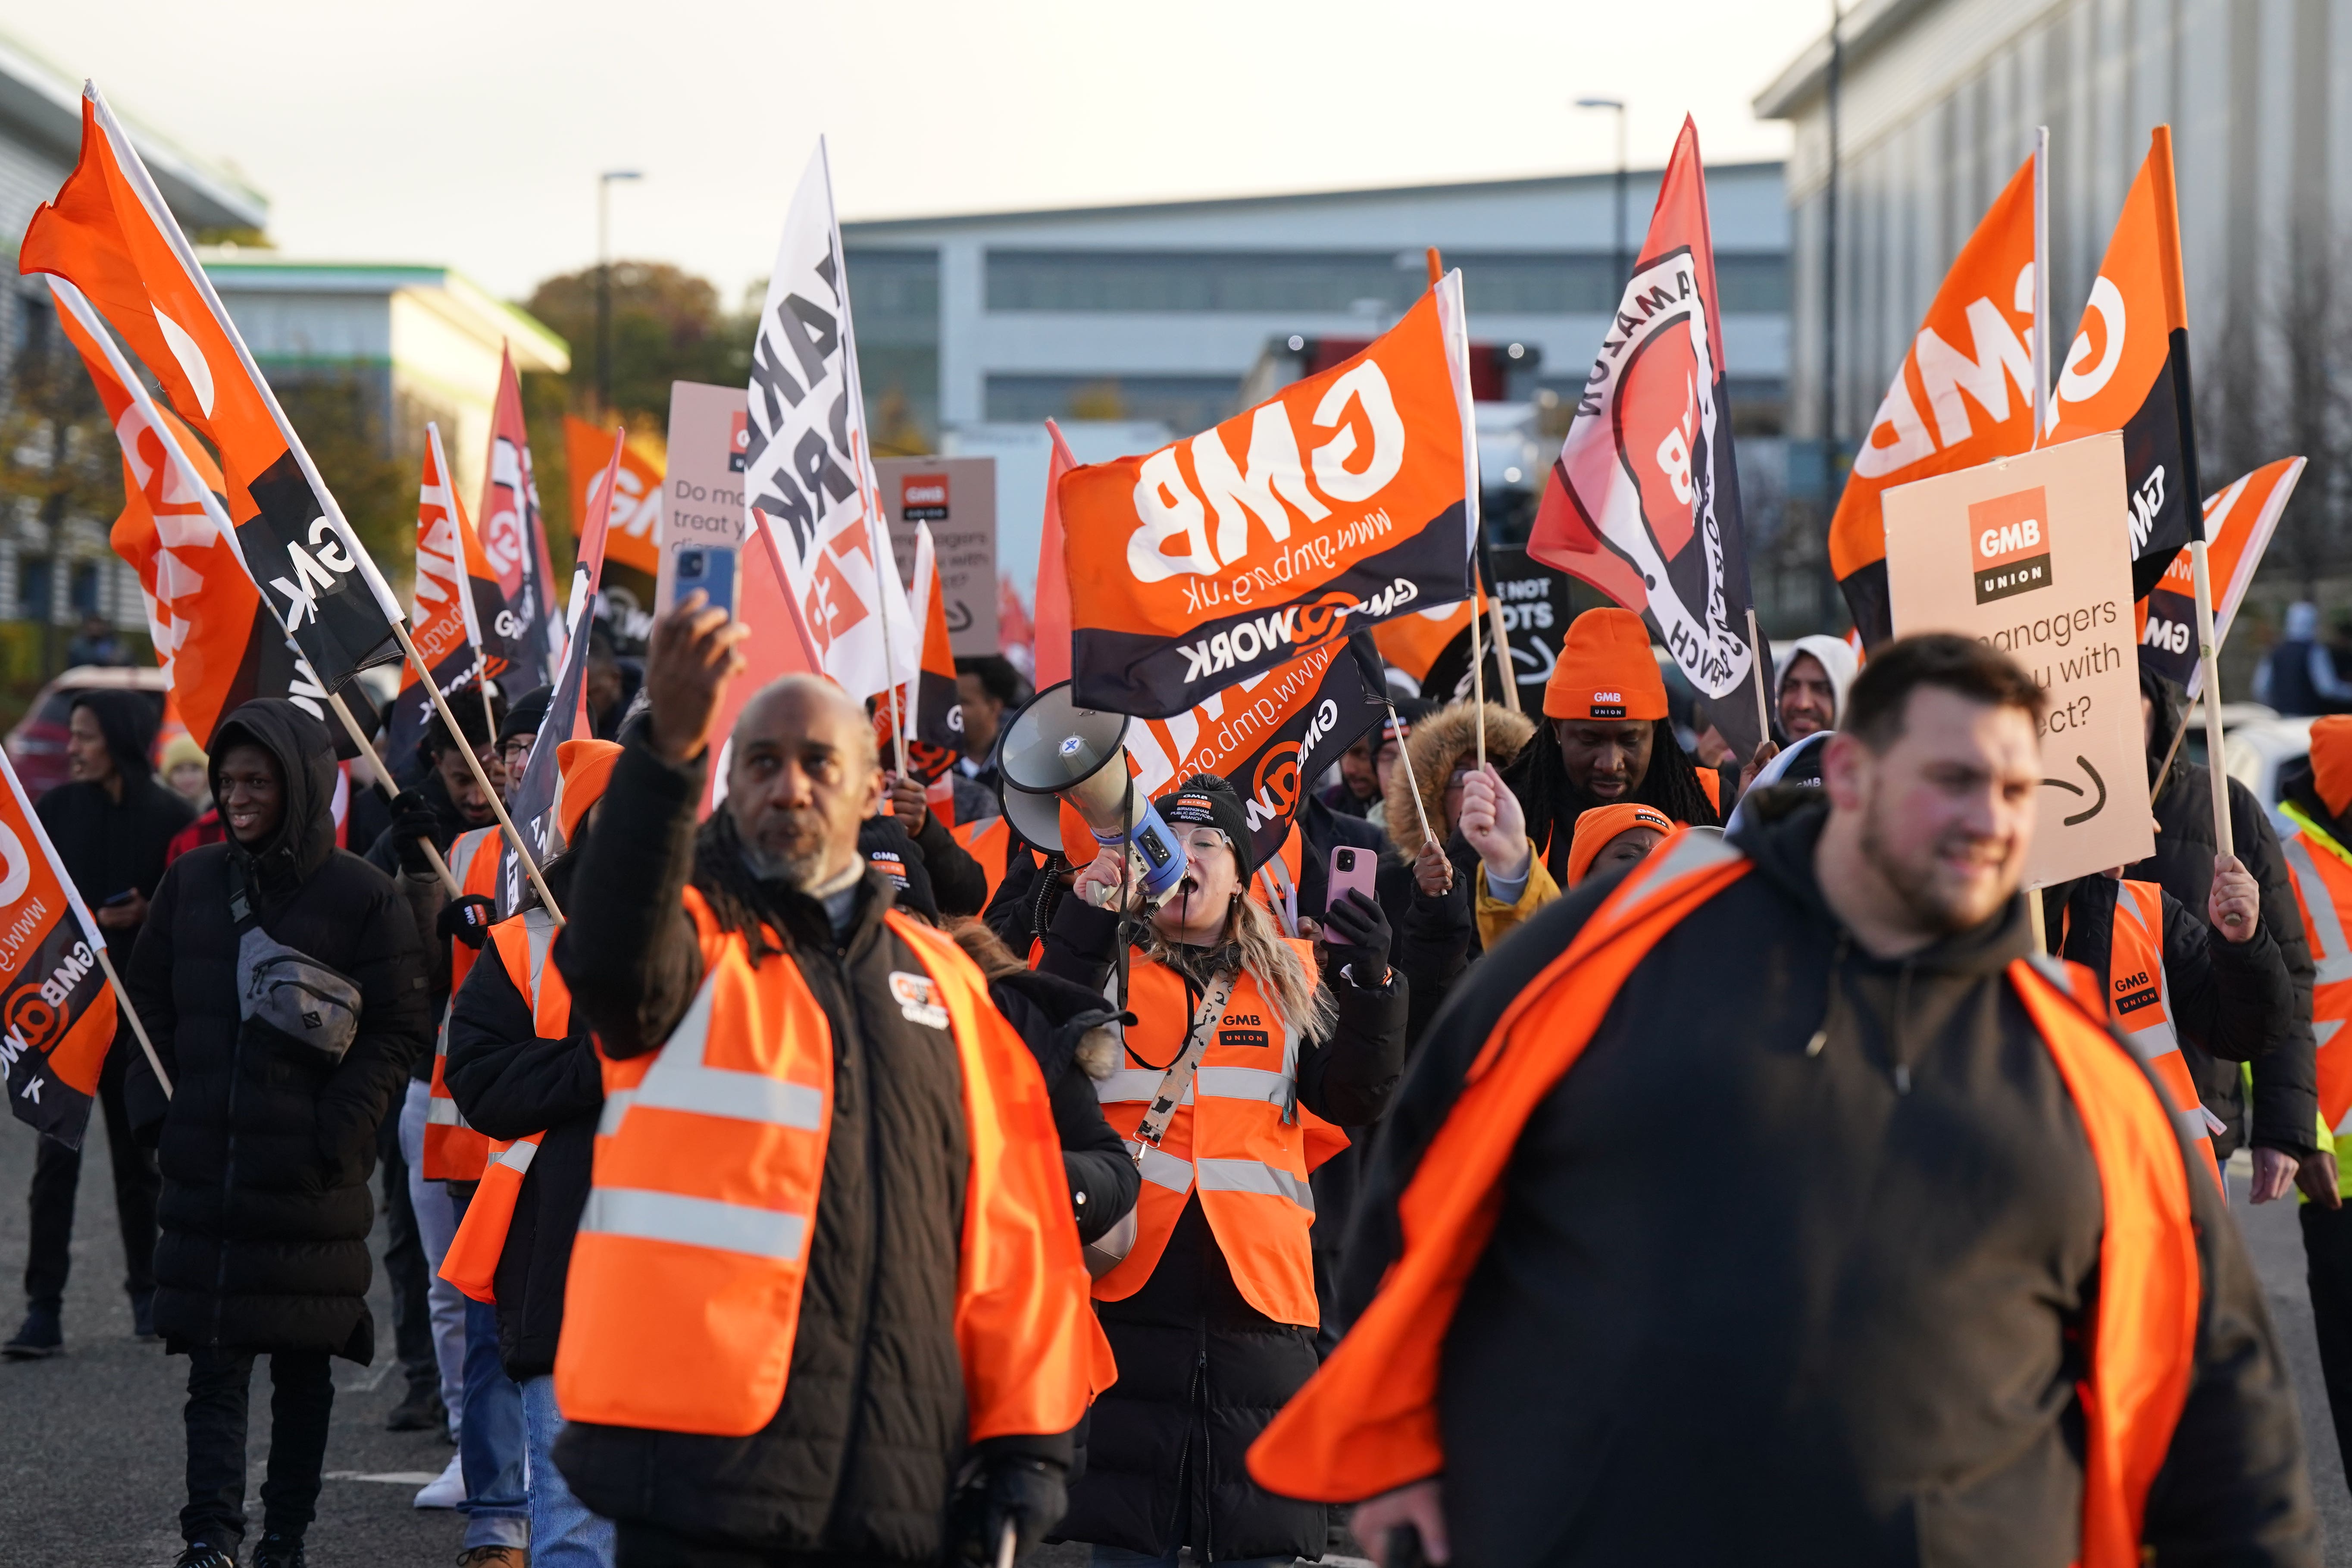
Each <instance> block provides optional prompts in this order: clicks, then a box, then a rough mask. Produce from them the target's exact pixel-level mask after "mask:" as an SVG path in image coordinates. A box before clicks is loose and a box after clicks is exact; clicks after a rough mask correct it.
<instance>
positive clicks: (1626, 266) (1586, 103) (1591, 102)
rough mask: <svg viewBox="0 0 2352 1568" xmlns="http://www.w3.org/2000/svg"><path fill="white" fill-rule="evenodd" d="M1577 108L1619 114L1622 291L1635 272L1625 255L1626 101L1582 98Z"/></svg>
mask: <svg viewBox="0 0 2352 1568" xmlns="http://www.w3.org/2000/svg"><path fill="white" fill-rule="evenodd" d="M1576 107H1577V108H1579V109H1609V110H1616V113H1617V248H1616V270H1617V276H1616V279H1615V281H1616V285H1617V287H1618V288H1619V289H1623V288H1624V287H1625V279H1627V278H1628V277H1629V276H1630V275H1631V274H1632V272H1633V264H1632V263H1631V262H1630V261H1629V260H1628V259H1627V258H1626V255H1625V100H1623V99H1622V98H1580V99H1578V100H1576Z"/></svg>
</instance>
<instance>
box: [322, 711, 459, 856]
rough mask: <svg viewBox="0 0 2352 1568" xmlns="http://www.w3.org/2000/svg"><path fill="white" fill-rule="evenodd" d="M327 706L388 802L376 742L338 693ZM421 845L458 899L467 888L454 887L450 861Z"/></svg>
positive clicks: (387, 777)
mask: <svg viewBox="0 0 2352 1568" xmlns="http://www.w3.org/2000/svg"><path fill="white" fill-rule="evenodd" d="M327 706H328V707H330V708H332V709H333V710H335V717H336V718H338V719H341V721H343V730H344V731H345V732H346V733H347V734H349V735H350V736H351V738H352V744H353V745H354V746H357V747H358V748H359V749H360V755H362V756H363V757H365V758H366V759H367V760H368V764H369V765H370V766H371V767H373V768H374V769H375V776H376V777H377V779H378V780H380V781H381V782H382V784H383V793H384V796H385V798H386V799H390V798H391V796H392V795H393V793H394V791H393V787H392V770H391V769H390V768H387V767H385V766H384V765H383V754H382V753H381V752H378V751H377V750H376V749H375V742H373V741H371V740H369V739H368V738H367V735H366V733H365V732H364V731H362V730H361V729H360V721H358V720H357V719H354V718H352V710H351V709H349V708H348V707H346V706H345V705H344V703H343V694H342V693H341V692H340V691H331V692H329V693H328V694H327ZM421 843H422V844H423V847H424V849H425V858H426V859H427V860H430V861H431V862H432V863H433V869H434V872H435V873H436V875H437V876H439V877H440V879H441V885H442V886H443V887H445V888H446V889H449V896H450V897H451V898H453V899H454V898H457V897H459V896H461V895H462V894H463V893H464V892H465V890H466V889H463V888H461V887H459V886H458V885H457V873H456V872H454V871H452V870H450V869H449V862H447V861H446V860H444V859H443V858H441V850H440V847H438V846H437V845H436V844H435V843H434V842H433V840H431V839H430V838H426V839H424V840H421Z"/></svg>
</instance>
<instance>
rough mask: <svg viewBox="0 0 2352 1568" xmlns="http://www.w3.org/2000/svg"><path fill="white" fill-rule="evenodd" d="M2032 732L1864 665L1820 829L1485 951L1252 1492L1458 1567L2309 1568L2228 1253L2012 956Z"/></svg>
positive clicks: (2034, 743)
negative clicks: (1335, 1322) (1322, 1351)
mask: <svg viewBox="0 0 2352 1568" xmlns="http://www.w3.org/2000/svg"><path fill="white" fill-rule="evenodd" d="M2042 701H2043V698H2042V692H2041V690H2040V689H2039V688H2038V687H2036V685H2035V684H2034V682H2033V680H2032V677H2030V676H2029V675H2028V674H2027V673H2026V672H2025V671H2024V670H2023V669H2022V668H2020V667H2019V666H2017V665H2016V664H2015V663H2014V662H2012V661H2011V660H2010V659H2009V658H2007V657H2006V656H2005V655H2002V654H2000V653H1997V652H1995V651H1994V650H1993V649H1992V648H1991V647H1989V646H1988V645H1986V644H1984V643H1982V642H1979V641H1978V640H1976V639H1973V638H1967V637H1950V636H1930V637H1912V638H1906V639H1904V640H1902V641H1898V642H1894V643H1890V644H1887V645H1885V647H1881V648H1879V649H1877V650H1874V652H1873V654H1872V655H1871V658H1870V662H1869V664H1868V665H1867V666H1866V667H1865V668H1864V672H1863V674H1862V675H1861V677H1860V678H1859V679H1857V680H1856V682H1855V684H1854V686H1853V690H1852V692H1851V693H1850V694H1849V704H1848V710H1847V712H1846V713H1845V714H1844V715H1843V725H1842V727H1841V729H1840V730H1839V731H1838V733H1837V735H1836V736H1835V738H1834V739H1832V741H1831V742H1829V743H1828V752H1827V754H1826V758H1825V766H1824V777H1823V783H1824V786H1825V787H1824V788H1823V790H1822V791H1821V792H1819V793H1818V794H1817V793H1815V792H1811V791H1802V792H1790V794H1789V795H1786V796H1782V797H1780V798H1779V799H1777V800H1775V801H1770V802H1767V801H1765V800H1763V799H1761V798H1759V800H1758V801H1756V802H1753V803H1751V805H1755V806H1758V807H1760V808H1763V809H1758V810H1756V811H1755V812H1754V814H1753V817H1752V820H1749V821H1748V822H1745V823H1743V825H1742V827H1741V830H1740V832H1739V834H1738V835H1737V836H1736V837H1733V838H1731V839H1729V840H1725V839H1723V838H1719V837H1715V836H1713V835H1710V834H1706V833H1703V832H1700V831H1696V830H1689V831H1684V832H1680V833H1677V834H1675V836H1673V837H1670V838H1668V839H1667V840H1666V841H1665V842H1664V844H1662V845H1661V846H1659V847H1658V848H1657V849H1656V850H1655V852H1654V853H1653V854H1652V855H1651V856H1649V857H1648V858H1646V859H1644V860H1643V861H1641V862H1640V863H1638V864H1636V865H1634V866H1633V867H1632V868H1629V869H1625V870H1622V871H1620V872H1617V873H1614V874H1609V875H1603V876H1598V877H1594V878H1591V879H1588V880H1587V881H1585V882H1584V883H1583V884H1581V885H1580V886H1579V887H1578V888H1577V889H1575V890H1574V891H1573V892H1571V893H1570V894H1569V895H1568V896H1567V897H1565V898H1562V899H1560V900H1558V901H1557V902H1555V903H1553V904H1551V905H1549V907H1547V908H1546V909H1545V910H1542V911H1541V912H1540V913H1538V915H1537V916H1536V917H1535V918H1534V919H1533V920H1531V921H1528V923H1527V924H1526V925H1525V926H1523V927H1522V928H1521V929H1520V931H1518V932H1517V934H1516V935H1515V936H1514V937H1513V938H1512V939H1511V940H1510V941H1509V942H1507V943H1505V944H1503V945H1502V946H1500V947H1498V948H1497V949H1496V951H1495V952H1493V953H1491V954H1489V955H1488V957H1487V958H1486V961H1485V963H1484V964H1483V965H1482V966H1481V968H1480V971H1479V976H1478V983H1477V984H1475V985H1465V986H1462V987H1458V988H1457V989H1456V990H1455V992H1454V996H1453V997H1452V999H1451V1001H1450V1002H1449V1005H1448V1006H1447V1008H1446V1011H1445V1012H1444V1014H1443V1015H1442V1016H1440V1017H1439V1018H1438V1019H1437V1020H1436V1021H1435V1023H1434V1025H1433V1027H1432V1029H1431V1032H1430V1038H1429V1040H1428V1043H1427V1044H1426V1045H1425V1046H1424V1047H1423V1053H1422V1055H1421V1057H1420V1058H1419V1059H1418V1060H1417V1061H1416V1063H1415V1064H1414V1066H1413V1068H1412V1070H1411V1071H1410V1072H1409V1073H1408V1076H1407V1080H1406V1083H1405V1086H1404V1088H1403V1089H1402V1091H1401V1092H1400V1094H1399V1096H1398V1098H1397V1101H1396V1105H1395V1107H1394V1109H1393V1110H1391V1115H1390V1121H1389V1124H1388V1127H1387V1129H1386V1131H1384V1133H1383V1135H1382V1139H1381V1143H1380V1144H1379V1145H1378V1147H1377V1149H1376V1150H1375V1152H1374V1155H1373V1157H1372V1159H1371V1161H1370V1169H1369V1170H1368V1172H1367V1191H1366V1194H1365V1195H1364V1198H1363V1200H1362V1204H1361V1207H1360V1210H1359V1223H1358V1225H1357V1227H1356V1230H1355V1232H1354V1234H1353V1236H1352V1237H1351V1241H1350V1246H1349V1251H1348V1254H1347V1258H1346V1262H1345V1269H1344V1273H1343V1278H1342V1280H1341V1286H1340V1295H1341V1305H1342V1308H1343V1310H1347V1311H1348V1312H1349V1314H1350V1316H1351V1322H1350V1325H1349V1330H1348V1332H1347V1336H1346V1337H1345V1338H1344V1339H1343V1340H1342V1341H1341V1342H1340V1343H1339V1348H1338V1349H1337V1350H1336V1351H1335V1352H1333V1353H1332V1355H1331V1357H1330V1358H1329V1359H1328V1360H1327V1361H1326V1362H1325V1363H1323V1366H1322V1368H1321V1370H1320V1371H1319V1372H1318V1373H1317V1374H1316V1377H1315V1379H1314V1380H1313V1381H1312V1382H1310V1383H1309V1384H1307V1387H1306V1388H1305V1389H1304V1390H1302V1391H1301V1392H1300V1394H1298V1396H1297V1398H1296V1399H1294V1400H1292V1401H1291V1403H1290V1404H1289V1405H1287V1406H1286V1408H1285V1409H1284V1411H1283V1412H1282V1414H1281V1415H1279V1416H1277V1417H1276V1419H1275V1421H1274V1423H1273V1424H1272V1425H1271V1426H1269V1427H1268V1428H1267V1430H1266V1432H1265V1436H1263V1437H1261V1438H1260V1439H1259V1441H1258V1442H1257V1444H1256V1445H1255V1447H1254V1448H1253V1449H1252V1450H1251V1454H1250V1467H1251V1471H1252V1473H1253V1474H1254V1475H1255V1477H1256V1478H1257V1479H1258V1480H1259V1482H1260V1483H1261V1484H1262V1485H1265V1486H1266V1487H1268V1488H1270V1489H1274V1490H1276V1491H1279V1492H1284V1493H1286V1494H1288V1495H1292V1496H1298V1497H1309V1498H1322V1499H1327V1500H1333V1501H1353V1502H1357V1503H1358V1504H1359V1506H1358V1508H1357V1509H1356V1511H1355V1514H1354V1517H1353V1519H1352V1521H1351V1528H1352V1529H1353V1530H1354V1531H1355V1532H1356V1535H1357V1537H1358V1539H1359V1540H1360V1541H1363V1542H1365V1543H1366V1544H1367V1545H1368V1546H1369V1547H1370V1549H1371V1550H1372V1551H1373V1552H1374V1553H1375V1554H1376V1555H1378V1556H1380V1557H1381V1558H1382V1559H1383V1560H1387V1559H1388V1556H1389V1552H1390V1542H1391V1531H1398V1530H1401V1529H1402V1527H1406V1526H1411V1527H1413V1528H1416V1529H1417V1530H1418V1531H1419V1533H1420V1536H1421V1540H1422V1542H1423V1546H1424V1548H1425V1550H1426V1552H1427V1554H1428V1556H1429V1558H1430V1560H1431V1561H1433V1562H1441V1563H1458V1564H1462V1565H1464V1568H1472V1565H1476V1568H1487V1565H1493V1564H1510V1565H1512V1568H1532V1565H1566V1564H1578V1565H1581V1564H1601V1563H1609V1564H1617V1563H1711V1562H1726V1563H1728V1562H1737V1563H1746V1564H1759V1563H1760V1564H1782V1563H1786V1564H1791V1565H1794V1564H1806V1565H1809V1568H1810V1565H1812V1564H1819V1563H1838V1564H1840V1565H1841V1568H1870V1565H1876V1564H1886V1565H1888V1568H1893V1565H1895V1564H1898V1563H1899V1564H1906V1565H1908V1564H1916V1563H1923V1562H1932V1563H1948V1564H1960V1565H1964V1568H2012V1565H2018V1564H2027V1563H2032V1564H2050V1565H2053V1568H2058V1565H2063V1564H2068V1563H2076V1564H2080V1565H2081V1568H2136V1565H2137V1564H2139V1563H2141V1562H2142V1561H2143V1551H2144V1550H2145V1551H2148V1552H2152V1553H2153V1560H2154V1561H2156V1562H2158V1563H2167V1562H2202V1563H2221V1562H2228V1563H2235V1564H2293V1565H2295V1568H2305V1565H2315V1564H2316V1563H2318V1562H2319V1543H2318V1539H2317V1523H2316V1518H2315V1511H2314V1509H2313V1504H2312V1499H2311V1489H2310V1483H2309V1480H2308V1478H2307V1477H2306V1475H2305V1466H2304V1452H2303V1441H2302V1436H2301V1432H2300V1429H2299V1426H2298V1425H2297V1421H2296V1415H2295V1410H2294V1396H2293V1393H2292V1390H2291V1388H2290V1386H2289V1384H2288V1380H2287V1376H2286V1372H2285V1368H2284V1364H2283V1362H2282V1358H2281V1356H2280V1352H2279V1349H2278V1345H2277V1342H2276V1339H2275V1335H2274V1333H2273V1329H2272V1326H2271V1321H2270V1316H2269V1313H2268V1311H2267V1310H2266V1308H2265V1306H2264V1304H2263V1292H2262V1287H2261V1283H2260V1281H2259V1280H2258V1279H2256V1278H2255V1276H2254V1272H2253V1269H2252V1265H2251V1264H2250V1262H2249V1260H2248V1258H2247V1255H2246V1250H2245V1247H2244V1245H2243V1243H2242V1240H2241V1238H2240V1237H2239V1235H2238V1230H2237V1226H2235V1225H2234V1224H2233V1223H2232V1222H2231V1219H2230V1217H2229V1215H2228V1214H2227V1212H2226V1211H2225V1209H2224V1207H2223V1202H2222V1198H2221V1193H2220V1191H2219V1189H2218V1188H2217V1187H2216V1186H2215V1184H2214V1183H2213V1181H2212V1180H2211V1178H2210V1175H2209V1174H2208V1173H2207V1171H2206V1170H2205V1169H2204V1168H2203V1165H2202V1157H2201V1156H2200V1155H2199V1154H2197V1153H2195V1152H2192V1151H2191V1150H2190V1149H2189V1148H2188V1147H2187V1146H2186V1145H2185V1144H2184V1143H2183V1142H2182V1140H2181V1137H2180V1132H2179V1127H2178V1125H2177V1124H2176V1122H2175V1120H2174V1116H2173V1110H2174V1109H2175V1108H2174V1107H2172V1106H2171V1104H2170V1103H2169V1102H2168V1100H2167V1099H2166V1098H2165V1096H2164V1094H2163V1092H2162V1090H2161V1089H2160V1088H2159V1087H2158V1082H2157V1081H2156V1080H2155V1079H2152V1078H2151V1077H2150V1076H2149V1073H2148V1071H2147V1068H2146V1067H2145V1066H2144V1065H2143V1064H2142V1063H2141V1062H2140V1060H2139V1059H2138V1058H2137V1057H2136V1056H2135V1055H2134V1054H2133V1053H2132V1051H2131V1050H2130V1048H2129V1047H2126V1045H2124V1044H2123V1043H2122V1042H2120V1041H2118V1040H2117V1039H2116V1037H2114V1036H2113V1035H2112V1034H2110V1033H2109V1032H2108V1030H2107V1028H2106V1026H2105V1020H2104V1019H2103V1018H2100V1017H2096V1016H2093V1015H2092V1014H2090V1013H2088V1012H2086V1011H2084V1008H2083V1006H2082V1005H2081V1004H2080V1003H2078V1002H2077V1001H2076V1000H2075V997H2074V992H2073V989H2072V984H2071V981H2070V980H2069V978H2068V977H2067V976H2066V975H2065V973H2063V971H2060V970H2059V969H2058V968H2057V966H2056V965H2055V964H2054V963H2053V961H2051V960H2049V959H2048V958H2046V957H2043V956H2042V955H2040V954H2037V953H2034V952H2032V938H2031V933H2030V930H2029V924H2030V922H2029V918H2028V913H2027V910H2026V906H2025V902H2024V900H2023V899H2022V898H2021V897H2020V896H2019V893H2018V882H2019V879H2020V875H2021V872H2022V870H2023V868H2024V867H2025V864H2026V860H2027V856H2028V851H2029V849H2030V847H2031V845H2032V837H2033V832H2034V824H2035V816H2036V808H2037V805H2038V799H2037V797H2038V795H2039V794H2040V784H2041V780H2042V773H2043V771H2044V770H2043V767H2042V755H2041V746H2040V743H2039V740H2038V734H2037V721H2038V720H2039V719H2040V717H2041V714H2042ZM1695 1133H1696V1136H1698V1137H1699V1138H1701V1139H1702V1140H1703V1142H1701V1144H1700V1147H1701V1148H1702V1149H1703V1150H1704V1152H1705V1157H1704V1158H1702V1159H1696V1160H1673V1159H1668V1160H1661V1159H1660V1157H1659V1152H1660V1151H1662V1150H1672V1149H1679V1148H1685V1147H1688V1146H1690V1144H1691V1143H1692V1140H1693V1137H1694V1134H1695Z"/></svg>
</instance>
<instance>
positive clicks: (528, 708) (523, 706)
mask: <svg viewBox="0 0 2352 1568" xmlns="http://www.w3.org/2000/svg"><path fill="white" fill-rule="evenodd" d="M554 697H555V689H554V688H553V687H550V686H534V687H532V688H531V689H530V690H529V691H526V692H524V693H523V694H522V695H521V696H520V697H518V698H516V699H515V704H514V706H513V707H511V708H509V709H508V710H507V716H506V718H505V719H504V720H503V721H500V722H499V740H501V741H506V740H510V739H512V738H513V737H514V736H517V735H536V734H538V733H539V730H540V726H541V725H542V724H544V723H546V722H547V705H548V704H549V702H551V700H554Z"/></svg>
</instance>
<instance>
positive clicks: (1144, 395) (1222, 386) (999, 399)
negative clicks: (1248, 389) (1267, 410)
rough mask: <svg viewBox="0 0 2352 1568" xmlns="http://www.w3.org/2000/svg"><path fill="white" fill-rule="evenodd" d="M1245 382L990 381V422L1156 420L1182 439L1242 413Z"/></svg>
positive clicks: (1161, 378)
mask: <svg viewBox="0 0 2352 1568" xmlns="http://www.w3.org/2000/svg"><path fill="white" fill-rule="evenodd" d="M1240 403H1241V378H1240V377H1239V376H1233V375H1121V376H1099V375H992V376H990V377H989V378H988V417H989V418H990V419H991V420H995V421H1002V422H1005V423H1012V424H1023V425H1034V424H1035V423H1036V422H1037V421H1038V420H1041V419H1144V420H1156V421H1158V422H1159V423H1160V424H1163V425H1165V426H1168V427H1169V428H1170V429H1171V430H1174V431H1177V432H1179V433H1180V434H1184V435H1190V434H1191V433H1192V432H1193V431H1195V430H1205V429H1207V428H1208V427H1209V426H1212V425H1214V424H1215V423H1217V421H1219V420H1221V419H1224V418H1227V417H1229V416H1232V415H1234V414H1235V413H1237V412H1239V406H1240Z"/></svg>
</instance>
